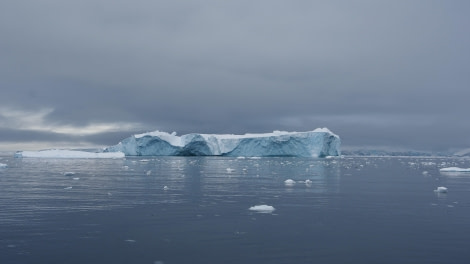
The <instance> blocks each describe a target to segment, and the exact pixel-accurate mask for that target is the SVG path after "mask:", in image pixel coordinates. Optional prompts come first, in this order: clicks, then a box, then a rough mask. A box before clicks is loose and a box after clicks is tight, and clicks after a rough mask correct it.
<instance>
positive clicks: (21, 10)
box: [0, 0, 470, 151]
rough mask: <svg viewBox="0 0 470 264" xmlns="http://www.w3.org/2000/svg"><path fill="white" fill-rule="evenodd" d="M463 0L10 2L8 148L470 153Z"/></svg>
mask: <svg viewBox="0 0 470 264" xmlns="http://www.w3.org/2000/svg"><path fill="white" fill-rule="evenodd" d="M468 14H470V1H467V0H462V1H459V0H449V1H443V0H438V1H435V0H411V1H410V0H393V1H392V0H390V1H386V0H370V1H364V0H357V1H354V0H344V1H339V0H338V1H335V0H332V1H312V0H289V1H279V0H255V1H253V0H251V1H246V0H237V1H215V0H214V1H211V0H207V1H203V0H192V1H173V0H168V1H165V0H163V1H158V0H133V1H124V0H101V1H96V0H80V1H63V0H43V1H36V0H3V1H0V36H1V38H0V150H32V149H43V148H55V147H88V146H108V145H114V144H116V143H118V142H119V141H120V140H122V139H124V138H126V137H128V136H130V135H132V134H136V133H142V132H148V131H154V130H160V131H166V132H173V131H175V132H177V133H178V135H182V134H187V133H217V134H219V133H230V134H244V133H258V132H259V133H261V132H272V131H273V130H285V131H299V132H300V131H309V130H313V129H315V128H318V127H327V128H329V129H330V130H331V131H333V132H334V133H336V134H338V135H339V136H340V137H341V140H342V145H343V146H344V147H368V148H379V147H393V148H406V149H416V150H427V151H445V150H450V149H459V148H469V147H470V122H468V121H469V118H468V115H469V113H470V103H469V99H470V16H469V15H468Z"/></svg>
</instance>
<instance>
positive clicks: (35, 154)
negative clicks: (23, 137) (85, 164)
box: [15, 149, 125, 159]
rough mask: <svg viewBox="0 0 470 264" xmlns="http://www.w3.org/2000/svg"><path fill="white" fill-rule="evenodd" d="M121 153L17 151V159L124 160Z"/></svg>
mask: <svg viewBox="0 0 470 264" xmlns="http://www.w3.org/2000/svg"><path fill="white" fill-rule="evenodd" d="M124 156H125V155H124V153H122V152H112V153H95V152H87V151H77V150H63V149H49V150H40V151H18V152H16V153H15V157H17V158H65V159H114V158H124Z"/></svg>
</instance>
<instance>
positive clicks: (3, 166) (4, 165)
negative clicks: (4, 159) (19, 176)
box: [0, 163, 8, 169]
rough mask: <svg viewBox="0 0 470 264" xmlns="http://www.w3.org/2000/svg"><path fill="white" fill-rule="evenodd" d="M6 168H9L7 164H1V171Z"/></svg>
mask: <svg viewBox="0 0 470 264" xmlns="http://www.w3.org/2000/svg"><path fill="white" fill-rule="evenodd" d="M6 167H8V165H6V164H5V163H0V169H4V168H6Z"/></svg>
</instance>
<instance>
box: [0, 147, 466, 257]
mask: <svg viewBox="0 0 470 264" xmlns="http://www.w3.org/2000/svg"><path fill="white" fill-rule="evenodd" d="M0 163H5V164H8V167H7V168H4V169H0V263H2V264H8V263H113V264H115V263H148V264H172V263H237V264H238V263H269V264H276V263H401V264H402V263H470V173H467V174H466V173H460V174H455V173H454V174H443V173H440V172H439V168H442V167H451V166H458V167H465V168H467V167H470V160H468V159H455V158H409V157H402V158H398V157H393V158H388V157H380V158H365V157H343V158H332V159H304V158H258V159H251V158H245V159H240V158H224V157H148V158H142V157H139V158H126V159H34V158H24V159H18V158H13V157H12V156H11V155H3V156H0ZM287 179H293V180H294V181H296V184H295V185H293V186H286V185H285V184H284V181H285V180H287ZM306 180H310V181H311V184H306V183H305V181H306ZM165 186H166V187H165ZM439 186H445V187H447V188H448V190H449V191H448V193H447V194H438V193H435V192H434V191H433V190H434V189H436V188H437V187H439ZM254 205H270V206H273V207H274V208H275V211H273V212H268V213H259V212H256V211H251V210H249V208H250V207H252V206H254Z"/></svg>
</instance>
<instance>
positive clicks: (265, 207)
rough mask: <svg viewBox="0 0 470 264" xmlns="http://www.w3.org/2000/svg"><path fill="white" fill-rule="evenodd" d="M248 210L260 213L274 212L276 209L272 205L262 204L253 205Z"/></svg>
mask: <svg viewBox="0 0 470 264" xmlns="http://www.w3.org/2000/svg"><path fill="white" fill-rule="evenodd" d="M248 210H250V211H255V212H258V213H272V212H273V211H274V210H276V209H275V208H274V207H272V206H271V205H265V204H262V205H255V206H252V207H250V208H249V209H248Z"/></svg>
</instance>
